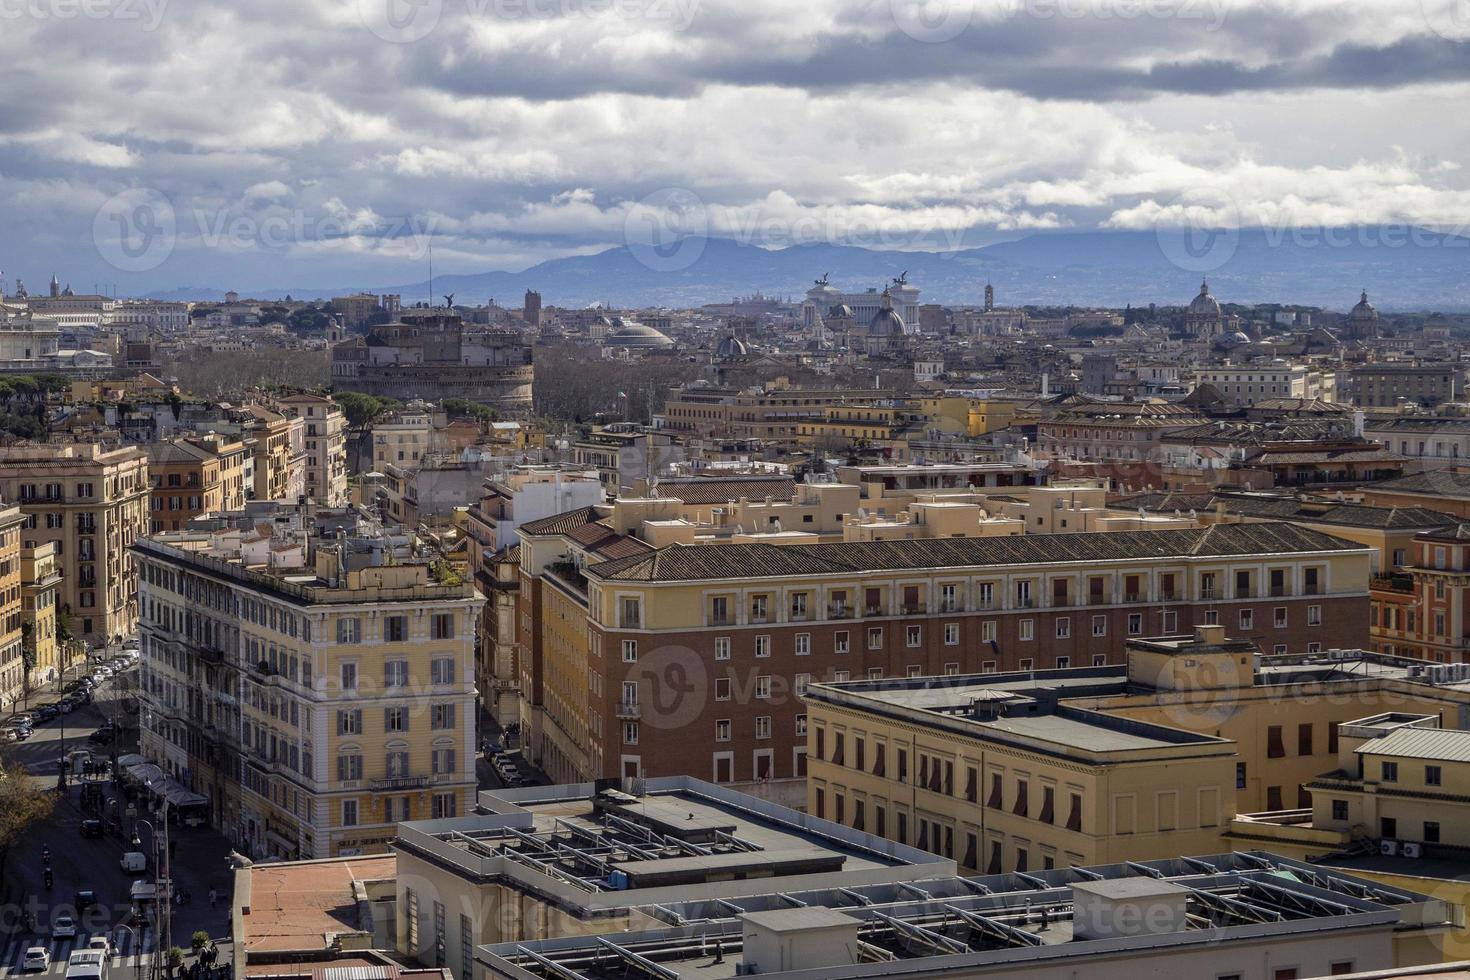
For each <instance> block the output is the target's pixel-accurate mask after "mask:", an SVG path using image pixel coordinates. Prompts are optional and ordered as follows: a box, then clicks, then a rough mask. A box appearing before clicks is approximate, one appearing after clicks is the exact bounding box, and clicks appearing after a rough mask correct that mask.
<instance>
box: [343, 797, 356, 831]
mask: <svg viewBox="0 0 1470 980" xmlns="http://www.w3.org/2000/svg"><path fill="white" fill-rule="evenodd" d="M342 826H344V827H356V826H357V801H356V800H343V801H342Z"/></svg>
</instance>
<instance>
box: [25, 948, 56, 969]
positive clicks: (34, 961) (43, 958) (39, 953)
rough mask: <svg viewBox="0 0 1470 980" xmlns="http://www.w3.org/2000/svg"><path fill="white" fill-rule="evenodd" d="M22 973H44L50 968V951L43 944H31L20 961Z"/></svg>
mask: <svg viewBox="0 0 1470 980" xmlns="http://www.w3.org/2000/svg"><path fill="white" fill-rule="evenodd" d="M20 969H21V972H22V973H36V972H40V973H45V972H46V971H47V970H49V969H51V951H50V950H48V949H47V948H46V947H45V946H32V947H31V948H30V949H28V950H26V955H25V958H24V959H22V960H21V961H20Z"/></svg>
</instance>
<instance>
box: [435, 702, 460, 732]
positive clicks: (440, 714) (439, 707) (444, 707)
mask: <svg viewBox="0 0 1470 980" xmlns="http://www.w3.org/2000/svg"><path fill="white" fill-rule="evenodd" d="M455 707H456V706H455V705H453V704H436V705H434V706H433V709H432V711H431V713H430V722H429V727H430V728H433V729H434V730H435V731H445V730H448V729H451V728H453V727H454V709H455Z"/></svg>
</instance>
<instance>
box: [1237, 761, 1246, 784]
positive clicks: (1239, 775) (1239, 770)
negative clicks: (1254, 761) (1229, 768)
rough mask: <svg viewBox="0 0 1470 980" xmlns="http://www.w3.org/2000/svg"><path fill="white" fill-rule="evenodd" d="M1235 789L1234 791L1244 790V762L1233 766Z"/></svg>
mask: <svg viewBox="0 0 1470 980" xmlns="http://www.w3.org/2000/svg"><path fill="white" fill-rule="evenodd" d="M1235 788H1236V789H1245V763H1244V762H1237V763H1236V764H1235Z"/></svg>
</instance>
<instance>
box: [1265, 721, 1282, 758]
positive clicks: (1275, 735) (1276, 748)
mask: <svg viewBox="0 0 1470 980" xmlns="http://www.w3.org/2000/svg"><path fill="white" fill-rule="evenodd" d="M1285 757H1286V744H1285V743H1284V742H1283V741H1282V740H1281V726H1280V725H1272V726H1270V727H1269V728H1267V729H1266V758H1268V759H1282V758H1285Z"/></svg>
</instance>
